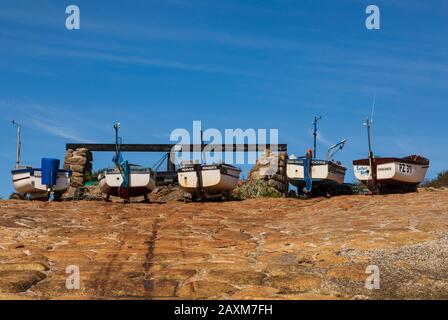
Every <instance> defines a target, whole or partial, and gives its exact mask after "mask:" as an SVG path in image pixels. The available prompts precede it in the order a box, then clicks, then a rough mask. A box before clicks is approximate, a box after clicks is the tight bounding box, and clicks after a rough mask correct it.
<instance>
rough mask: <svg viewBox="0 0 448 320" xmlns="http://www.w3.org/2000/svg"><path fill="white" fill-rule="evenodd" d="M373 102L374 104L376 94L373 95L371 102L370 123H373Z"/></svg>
mask: <svg viewBox="0 0 448 320" xmlns="http://www.w3.org/2000/svg"><path fill="white" fill-rule="evenodd" d="M375 102H376V93H375V94H374V95H373V102H372V115H371V116H370V123H371V124H372V123H373V113H374V112H375Z"/></svg>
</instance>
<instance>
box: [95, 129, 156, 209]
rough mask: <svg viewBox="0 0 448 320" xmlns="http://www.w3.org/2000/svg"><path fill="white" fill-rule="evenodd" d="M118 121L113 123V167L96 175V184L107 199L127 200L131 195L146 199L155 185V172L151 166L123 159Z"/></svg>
mask: <svg viewBox="0 0 448 320" xmlns="http://www.w3.org/2000/svg"><path fill="white" fill-rule="evenodd" d="M119 128H120V123H116V124H115V125H114V129H115V146H116V149H115V156H114V159H113V161H114V163H115V167H113V168H109V169H105V170H104V171H103V172H101V173H100V174H99V176H98V181H99V182H98V184H99V187H100V190H101V192H102V193H103V194H104V195H105V196H106V200H109V197H110V196H117V197H121V198H123V199H125V200H126V201H129V199H130V198H131V197H139V196H144V197H145V200H148V194H149V193H151V192H152V190H154V189H155V187H156V174H155V172H154V171H153V170H152V169H151V168H147V167H142V166H139V165H135V164H129V163H128V162H127V161H123V160H122V158H121V152H120V143H119V140H121V138H119V137H118V129H119Z"/></svg>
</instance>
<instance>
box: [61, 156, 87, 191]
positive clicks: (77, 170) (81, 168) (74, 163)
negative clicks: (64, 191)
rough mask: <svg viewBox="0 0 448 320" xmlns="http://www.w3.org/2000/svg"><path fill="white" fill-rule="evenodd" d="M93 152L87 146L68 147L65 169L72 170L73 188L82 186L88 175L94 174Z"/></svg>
mask: <svg viewBox="0 0 448 320" xmlns="http://www.w3.org/2000/svg"><path fill="white" fill-rule="evenodd" d="M92 160H93V156H92V152H91V151H89V150H88V149H86V148H79V149H76V150H72V149H68V150H67V152H66V154H65V160H64V169H66V170H72V172H73V174H72V178H71V183H70V185H71V186H72V187H73V188H78V187H82V186H83V184H84V181H85V177H86V175H91V174H92Z"/></svg>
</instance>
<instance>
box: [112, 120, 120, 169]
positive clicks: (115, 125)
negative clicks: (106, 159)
mask: <svg viewBox="0 0 448 320" xmlns="http://www.w3.org/2000/svg"><path fill="white" fill-rule="evenodd" d="M120 127H121V124H120V122H117V123H115V124H114V129H115V159H114V160H115V161H114V162H115V163H116V164H117V163H118V162H119V159H118V158H119V153H120V150H119V147H118V129H120Z"/></svg>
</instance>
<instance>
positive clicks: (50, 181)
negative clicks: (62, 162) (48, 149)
mask: <svg viewBox="0 0 448 320" xmlns="http://www.w3.org/2000/svg"><path fill="white" fill-rule="evenodd" d="M41 168H42V178H41V181H42V184H44V185H46V186H47V187H51V186H54V185H56V180H57V179H58V173H59V159H49V158H42V162H41Z"/></svg>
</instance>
